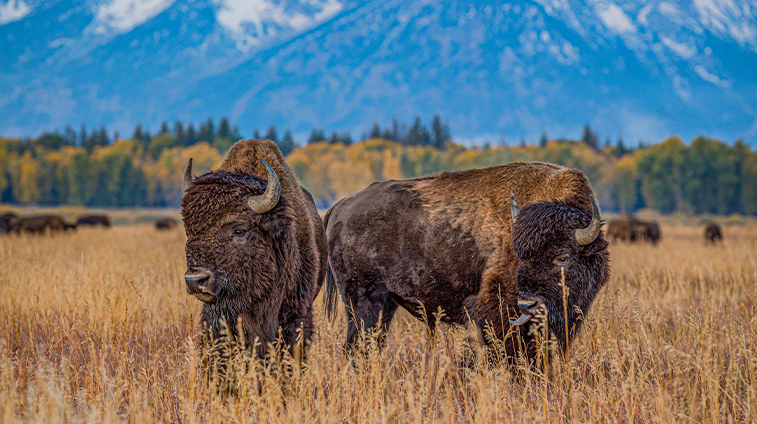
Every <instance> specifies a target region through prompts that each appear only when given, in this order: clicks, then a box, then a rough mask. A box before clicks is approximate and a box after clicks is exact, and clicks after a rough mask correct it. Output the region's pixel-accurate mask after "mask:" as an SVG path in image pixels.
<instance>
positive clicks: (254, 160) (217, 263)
mask: <svg viewBox="0 0 757 424" xmlns="http://www.w3.org/2000/svg"><path fill="white" fill-rule="evenodd" d="M269 164H270V165H269ZM191 167H192V161H191V160H190V161H189V164H188V165H187V169H186V171H185V173H184V197H183V199H182V202H181V206H182V216H183V218H184V228H185V229H186V233H187V244H186V256H187V271H186V274H185V275H184V278H185V280H186V288H187V292H189V293H190V294H192V295H194V296H195V297H197V299H199V300H201V301H202V302H203V303H204V304H203V308H202V317H201V319H202V322H203V323H204V324H205V325H207V326H208V327H209V328H210V330H211V331H212V333H213V334H214V335H216V336H217V335H219V334H220V333H221V331H222V330H223V325H224V324H223V323H224V322H225V323H226V324H227V325H228V326H229V327H230V328H229V330H231V332H232V335H233V336H243V337H244V340H245V341H246V343H247V345H248V346H251V345H252V344H253V343H254V341H255V340H256V339H257V341H258V342H259V343H260V345H259V346H258V350H257V352H256V354H257V355H258V356H259V357H262V356H263V355H264V354H265V352H266V349H267V346H266V345H267V344H268V343H273V342H275V341H276V339H277V337H278V332H279V330H280V331H281V335H282V339H283V341H284V343H286V344H287V345H288V346H290V348H291V349H293V350H292V352H294V353H295V355H296V354H297V353H298V352H301V350H299V347H298V348H295V345H296V344H297V338H298V332H299V331H302V337H303V341H304V342H305V343H307V342H308V341H309V340H310V338H311V335H312V332H313V313H312V304H313V300H314V299H315V297H316V295H317V294H318V292H319V290H320V288H321V284H322V282H323V280H324V276H325V273H326V259H327V252H326V251H327V245H326V236H325V232H324V229H323V223H322V221H321V218H320V216H319V215H318V211H317V210H316V207H315V203H314V202H313V198H312V196H311V195H310V193H308V191H307V190H305V189H304V188H302V187H300V185H299V183H298V182H297V179H296V177H295V175H294V172H292V170H291V169H290V168H289V166H287V164H286V162H285V161H284V157H283V156H282V155H281V152H280V151H279V149H278V147H276V144H274V143H273V142H272V141H269V140H242V141H239V142H237V143H236V144H235V145H234V146H233V147H232V148H231V150H230V151H229V153H228V154H227V156H226V158H225V159H224V161H223V163H222V164H221V167H220V169H218V170H217V171H214V172H210V173H207V174H204V175H202V176H199V177H197V178H194V179H192V177H191V169H192V168H191ZM237 328H241V331H242V332H243V334H237ZM298 346H299V345H298Z"/></svg>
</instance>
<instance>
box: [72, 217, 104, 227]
mask: <svg viewBox="0 0 757 424" xmlns="http://www.w3.org/2000/svg"><path fill="white" fill-rule="evenodd" d="M87 225H89V226H92V227H96V226H98V225H100V226H102V227H104V228H110V218H108V215H84V216H80V217H79V219H77V220H76V226H77V227H81V226H87Z"/></svg>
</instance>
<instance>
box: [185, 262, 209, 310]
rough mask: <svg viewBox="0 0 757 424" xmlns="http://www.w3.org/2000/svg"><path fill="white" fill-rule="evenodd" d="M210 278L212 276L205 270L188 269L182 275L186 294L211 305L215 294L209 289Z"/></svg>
mask: <svg viewBox="0 0 757 424" xmlns="http://www.w3.org/2000/svg"><path fill="white" fill-rule="evenodd" d="M211 277H212V274H211V273H210V272H208V271H206V270H198V269H188V270H187V272H186V273H184V281H185V282H186V283H187V293H189V294H191V295H193V296H195V297H196V298H198V299H200V300H201V301H203V302H205V303H213V301H215V298H216V294H215V293H214V292H213V290H211V288H210V283H211V282H212V278H211Z"/></svg>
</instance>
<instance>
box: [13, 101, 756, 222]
mask: <svg viewBox="0 0 757 424" xmlns="http://www.w3.org/2000/svg"><path fill="white" fill-rule="evenodd" d="M253 137H256V138H269V139H271V140H274V141H275V142H276V143H277V144H278V145H279V147H280V148H281V150H282V152H284V153H285V155H286V156H287V161H288V163H289V164H290V166H291V167H292V169H293V170H294V172H295V174H296V175H297V177H298V178H299V180H300V182H301V184H302V185H303V186H305V187H306V188H308V189H309V190H310V191H311V193H312V194H313V196H314V197H315V199H316V201H317V203H318V205H319V207H327V206H329V205H330V204H331V203H333V202H334V201H336V200H338V199H340V198H342V197H343V196H346V195H348V194H351V193H354V192H356V191H358V190H361V189H362V188H364V187H366V186H367V185H368V184H370V183H371V182H373V181H377V180H383V179H390V178H392V179H399V178H411V177H416V176H420V175H424V174H429V173H433V172H439V171H454V170H461V169H468V168H481V167H486V166H492V165H498V164H503V163H508V162H512V161H520V160H538V161H545V162H552V163H557V164H561V165H565V166H569V167H575V168H579V169H581V170H583V171H584V172H585V173H586V174H587V176H588V177H589V179H590V181H591V182H592V184H593V186H594V189H595V191H596V192H597V195H598V198H599V200H600V203H601V205H602V207H603V208H605V209H606V210H611V211H629V212H632V211H635V210H638V209H641V208H652V209H655V210H658V211H660V212H663V213H669V212H674V211H682V212H687V213H713V214H730V213H743V214H753V215H754V214H757V152H755V151H752V150H750V148H749V147H748V146H747V145H745V144H744V143H743V142H740V141H737V142H735V143H733V144H727V143H724V142H722V141H719V140H714V139H711V138H707V137H697V138H695V139H694V140H691V142H690V143H685V142H684V141H683V140H681V139H680V138H678V137H670V138H668V139H666V140H664V141H662V142H660V143H658V144H652V145H649V146H645V145H640V146H638V147H635V148H630V147H628V146H626V145H625V144H624V143H623V140H622V139H618V140H617V141H616V142H612V141H611V140H606V141H605V143H604V145H603V146H600V143H599V141H598V140H599V137H598V136H597V135H596V134H595V133H594V132H593V131H592V130H591V128H590V127H589V126H588V125H587V126H586V128H585V130H584V134H583V136H582V138H581V139H580V140H565V139H560V140H555V139H550V138H549V137H547V135H546V134H544V135H543V136H542V137H541V139H540V140H539V142H538V143H536V144H535V145H531V144H526V143H525V142H523V141H521V143H520V144H518V145H508V144H507V143H505V142H500V143H499V144H497V145H495V146H492V145H490V144H486V145H484V146H482V147H472V148H466V147H463V146H460V145H458V144H455V143H454V142H452V141H451V138H452V137H451V135H450V132H449V127H448V126H447V125H446V124H445V123H443V122H442V121H441V119H439V117H438V116H435V117H434V119H433V120H432V121H431V123H430V126H429V127H426V126H425V125H423V123H422V122H421V120H420V119H415V120H414V122H413V123H412V124H411V125H410V126H407V125H403V124H401V123H399V122H397V121H393V122H392V123H390V124H389V125H388V126H385V127H384V128H382V127H381V126H380V125H379V124H378V123H376V124H374V125H373V126H372V127H371V128H370V129H369V130H368V131H367V132H366V133H365V134H363V135H362V136H361V140H360V142H354V141H353V140H352V137H351V135H350V134H349V133H336V132H334V133H332V134H331V135H330V136H329V135H326V133H325V132H324V131H323V130H319V129H314V130H313V131H312V132H311V134H310V137H309V138H308V140H307V141H306V144H304V145H302V146H298V144H297V143H296V142H295V140H294V138H293V136H292V133H291V131H288V130H286V131H285V132H284V135H283V136H282V137H279V133H278V130H277V128H276V127H274V126H271V127H269V128H268V129H267V130H266V132H265V133H264V134H260V131H259V130H255V131H254V133H253ZM239 138H241V137H240V135H239V131H238V129H237V127H236V126H232V125H230V124H229V121H228V119H225V118H223V119H221V120H220V121H219V122H218V125H215V122H213V120H212V119H208V120H207V121H204V122H202V123H201V124H200V125H199V126H198V128H197V129H195V126H194V125H193V124H191V123H189V124H186V125H185V124H184V123H181V122H179V121H177V122H175V123H174V124H173V125H172V126H169V125H168V124H167V123H166V122H164V123H163V124H162V125H161V127H160V130H159V131H158V132H157V133H151V132H150V131H148V130H147V129H145V128H143V127H142V126H141V125H138V126H137V127H136V128H135V129H134V132H133V134H132V136H131V137H130V138H128V139H122V138H120V137H118V135H117V134H113V135H112V136H109V133H108V131H107V129H106V128H105V127H100V128H95V129H91V130H88V129H87V128H84V127H83V128H82V129H81V130H80V131H79V132H78V133H77V132H76V131H74V130H73V129H72V128H70V127H68V128H66V130H65V131H64V132H63V133H62V134H59V133H57V132H56V133H47V134H43V135H41V136H40V137H38V138H36V139H26V140H21V139H11V138H0V202H2V203H11V204H42V205H61V204H65V205H82V206H96V207H140V206H170V207H176V206H177V205H178V203H179V200H180V197H181V175H182V171H183V168H184V165H185V164H186V162H187V160H188V159H189V158H190V157H193V158H194V163H195V169H196V172H204V171H208V170H210V169H213V168H215V167H217V166H218V165H219V164H220V163H221V160H222V158H223V155H224V154H225V152H226V151H227V150H228V149H229V148H230V146H231V145H232V143H233V142H234V141H236V140H237V139H239ZM114 140H115V141H114Z"/></svg>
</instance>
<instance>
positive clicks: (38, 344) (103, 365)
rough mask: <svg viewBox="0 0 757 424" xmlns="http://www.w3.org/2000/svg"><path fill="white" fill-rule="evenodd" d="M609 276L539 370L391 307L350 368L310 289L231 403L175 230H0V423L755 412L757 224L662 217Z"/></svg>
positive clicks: (529, 418) (527, 418)
mask: <svg viewBox="0 0 757 424" xmlns="http://www.w3.org/2000/svg"><path fill="white" fill-rule="evenodd" d="M611 255H612V272H613V275H612V279H611V280H610V283H609V284H608V286H607V287H606V288H605V289H604V290H603V291H602V292H601V293H600V295H599V297H598V298H597V299H596V301H595V303H594V307H593V309H592V310H591V312H590V314H588V316H587V317H586V326H585V327H584V329H583V331H582V332H581V333H580V334H579V336H578V338H577V339H576V341H575V343H574V345H573V346H571V349H570V352H569V354H568V355H567V357H565V358H559V359H557V360H553V361H552V362H551V364H550V366H549V372H546V373H542V372H539V371H525V370H521V373H520V376H519V377H514V376H513V374H511V372H510V371H509V370H508V369H507V368H503V367H489V366H486V365H485V364H482V363H480V364H479V366H478V367H476V368H474V369H467V368H460V367H458V363H459V356H460V352H461V351H462V343H463V342H462V340H463V339H464V336H465V335H466V333H465V330H464V329H462V328H449V327H442V329H443V330H444V331H443V333H439V335H438V336H437V338H436V340H435V343H434V344H433V345H430V342H429V340H428V339H427V337H426V335H425V330H424V328H423V326H422V325H421V324H420V323H418V322H417V321H415V320H413V319H412V318H410V317H409V315H407V314H405V313H403V314H399V315H398V317H397V319H395V321H394V322H393V324H392V328H391V331H390V334H389V339H388V347H387V349H385V350H384V351H382V352H381V353H379V354H373V355H371V356H370V357H369V358H368V359H367V360H366V361H365V363H362V362H360V363H357V364H356V365H355V366H353V365H351V364H350V362H348V360H347V359H346V358H345V357H344V355H343V354H341V351H340V348H341V344H342V342H343V338H344V328H345V321H346V320H345V317H344V314H343V313H342V314H340V315H341V316H340V317H339V318H338V320H337V321H336V322H335V323H333V324H332V323H329V322H328V321H327V320H326V319H325V317H324V314H323V313H322V311H323V307H322V306H323V305H322V303H321V299H320V298H319V299H318V300H317V305H316V309H317V316H316V327H317V333H316V335H315V338H314V343H313V345H312V347H311V349H310V351H309V360H308V363H307V365H306V366H305V367H303V368H302V369H295V371H294V372H293V373H292V374H285V373H281V372H276V368H277V366H278V365H277V364H275V363H272V364H268V365H267V366H263V365H262V364H261V363H249V364H248V365H251V366H250V367H249V368H248V371H247V374H245V375H241V376H239V383H238V386H239V388H238V392H237V394H236V395H235V396H231V397H219V396H217V395H216V394H215V393H216V392H215V391H214V390H212V389H209V388H207V386H206V385H205V384H203V377H202V373H201V372H200V371H199V364H200V362H201V361H200V358H199V357H198V350H197V348H196V337H195V334H196V331H197V317H198V314H199V311H200V302H199V301H197V300H196V299H195V298H193V297H191V296H189V295H187V294H186V292H185V289H184V282H183V279H182V275H183V272H184V268H185V262H184V234H183V231H181V230H176V231H170V232H156V231H155V230H154V229H153V228H152V226H150V225H148V224H141V225H131V226H116V227H114V228H111V229H109V230H102V229H81V230H79V231H77V232H75V233H72V234H60V235H55V236H38V237H33V236H23V235H22V236H2V237H0V422H2V423H8V424H9V423H15V422H45V423H53V422H64V423H77V422H88V423H90V422H91V423H109V422H131V423H152V422H182V423H193V422H218V423H231V422H240V423H243V422H249V423H264V422H297V423H300V422H303V423H306V422H311V423H321V422H322V423H341V422H350V423H352V422H371V423H385V422H396V423H400V422H408V423H421V422H433V423H436V422H444V423H447V422H449V423H451V422H477V423H499V422H523V423H542V422H543V423H556V422H638V423H651V422H676V423H689V422H691V423H695V422H696V423H700V422H757V333H756V330H755V329H757V225H755V224H754V223H752V224H747V225H740V226H735V225H734V226H729V227H726V228H725V243H724V245H722V246H714V247H713V246H705V245H704V243H703V241H702V229H701V227H693V226H690V227H687V226H679V227H671V226H665V225H664V226H663V242H662V244H661V245H659V246H657V247H653V246H630V245H613V246H611Z"/></svg>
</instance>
